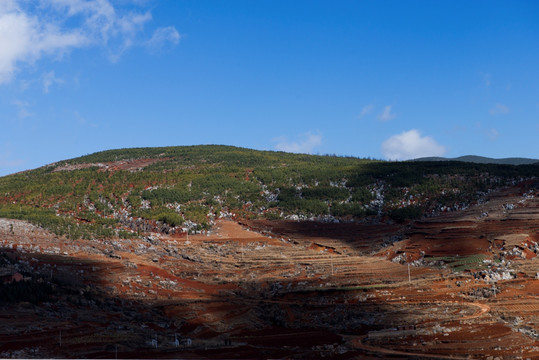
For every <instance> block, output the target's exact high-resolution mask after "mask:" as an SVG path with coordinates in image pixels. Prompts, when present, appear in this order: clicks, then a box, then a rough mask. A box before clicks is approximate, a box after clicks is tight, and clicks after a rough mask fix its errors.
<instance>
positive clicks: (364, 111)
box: [358, 104, 374, 119]
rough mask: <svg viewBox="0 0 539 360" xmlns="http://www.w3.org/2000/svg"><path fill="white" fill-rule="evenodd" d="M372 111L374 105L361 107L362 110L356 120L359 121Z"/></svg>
mask: <svg viewBox="0 0 539 360" xmlns="http://www.w3.org/2000/svg"><path fill="white" fill-rule="evenodd" d="M373 110H374V105H372V104H369V105H365V106H363V109H361V112H360V113H359V116H358V119H361V118H362V117H363V116H365V115H368V114H370V113H371V112H372V111H373Z"/></svg>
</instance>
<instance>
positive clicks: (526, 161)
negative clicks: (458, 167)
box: [410, 155, 539, 165]
mask: <svg viewBox="0 0 539 360" xmlns="http://www.w3.org/2000/svg"><path fill="white" fill-rule="evenodd" d="M410 161H461V162H471V163H477V164H503V165H530V164H537V163H539V159H532V158H522V157H509V158H499V159H496V158H490V157H485V156H478V155H464V156H459V157H456V158H445V157H437V156H431V157H421V158H416V159H412V160H410Z"/></svg>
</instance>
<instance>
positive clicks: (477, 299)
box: [0, 180, 539, 359]
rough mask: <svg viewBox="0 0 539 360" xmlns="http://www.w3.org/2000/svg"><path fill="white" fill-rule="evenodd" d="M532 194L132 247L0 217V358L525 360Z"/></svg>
mask: <svg viewBox="0 0 539 360" xmlns="http://www.w3.org/2000/svg"><path fill="white" fill-rule="evenodd" d="M538 196H539V188H538V184H537V182H536V181H535V180H532V181H524V182H520V183H518V184H515V186H511V187H509V188H504V189H501V190H499V191H492V192H490V193H489V194H485V195H484V196H483V197H481V198H479V199H478V200H479V201H478V202H477V204H475V205H474V204H472V205H469V206H467V207H466V208H464V209H460V210H454V211H451V212H447V211H446V212H443V213H441V214H437V215H436V216H432V217H428V218H423V219H421V220H416V221H412V222H410V221H404V222H394V221H391V220H390V219H386V221H384V218H383V217H381V218H378V220H377V221H375V220H376V219H371V220H370V221H358V222H354V223H341V224H337V223H323V222H314V221H294V220H282V219H277V220H274V219H241V220H236V221H234V220H231V219H216V220H215V225H214V227H213V228H212V231H211V232H208V233H204V234H187V233H177V234H172V233H169V234H166V233H163V232H151V231H148V232H146V233H144V235H142V236H140V237H136V238H130V239H121V238H118V237H112V238H110V239H106V238H92V239H77V240H73V239H69V238H68V237H66V236H58V235H54V234H52V233H50V232H48V231H46V230H43V229H42V228H39V227H36V226H34V225H30V224H28V223H26V222H23V221H19V220H1V221H0V235H1V236H0V239H1V241H2V243H1V246H2V257H1V259H0V262H1V264H0V268H1V269H2V274H3V275H4V277H3V281H4V282H5V284H4V285H2V292H1V293H0V294H2V299H1V304H2V305H1V307H0V318H1V321H0V324H1V325H0V327H1V328H0V357H80V358H100V357H101V358H112V357H115V356H117V357H119V358H122V357H131V358H133V357H137V358H141V357H151V358H155V357H158V358H169V357H176V358H177V357H181V358H254V357H257V358H259V357H264V358H269V357H271V358H275V357H293V358H317V357H334V358H357V357H361V358H368V357H379V356H382V357H388V356H396V357H405V358H417V357H419V358H422V357H427V358H449V357H451V358H469V357H472V358H485V359H489V358H495V357H499V358H537V357H538V356H539V337H538V335H537V334H538V331H539V319H538V318H537V310H538V309H539V300H538V299H537V296H536V294H537V292H538V290H539V288H538V287H539V280H538V279H537V268H538V267H537V257H536V255H537V253H538V251H539V246H538V244H537V243H538V241H539V198H538ZM238 222H239V223H238ZM36 293H37V294H40V296H35V294H36ZM8 294H10V295H8ZM176 340H177V341H176Z"/></svg>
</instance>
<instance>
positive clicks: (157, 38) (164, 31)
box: [146, 26, 181, 53]
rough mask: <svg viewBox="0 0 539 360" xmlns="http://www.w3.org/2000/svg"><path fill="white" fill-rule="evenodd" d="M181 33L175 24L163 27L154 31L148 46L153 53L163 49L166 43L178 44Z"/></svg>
mask: <svg viewBox="0 0 539 360" xmlns="http://www.w3.org/2000/svg"><path fill="white" fill-rule="evenodd" d="M180 38H181V35H180V33H178V30H176V28H175V27H174V26H167V27H162V28H159V29H157V30H155V31H154V33H153V36H152V37H151V39H150V40H148V41H147V42H146V47H147V48H148V49H149V50H150V51H151V52H153V53H157V52H159V51H161V50H162V49H163V48H164V47H165V46H166V45H168V44H172V45H177V44H178V43H179V42H180Z"/></svg>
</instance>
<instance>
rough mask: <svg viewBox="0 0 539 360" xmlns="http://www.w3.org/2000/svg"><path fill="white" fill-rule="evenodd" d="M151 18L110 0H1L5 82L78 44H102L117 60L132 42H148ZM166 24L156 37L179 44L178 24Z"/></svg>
mask: <svg viewBox="0 0 539 360" xmlns="http://www.w3.org/2000/svg"><path fill="white" fill-rule="evenodd" d="M114 4H117V3H114ZM151 19H152V15H151V13H150V12H149V11H142V10H141V11H138V12H136V11H133V10H132V8H129V10H127V9H124V8H122V7H120V5H113V2H111V1H110V0H36V1H31V2H30V1H26V0H1V1H0V49H2V51H0V84H2V83H6V82H8V81H10V80H11V79H12V78H13V77H14V76H15V74H16V72H17V71H18V70H20V68H21V66H23V65H24V64H32V63H34V62H36V61H37V60H39V59H40V58H42V57H44V56H48V57H52V58H53V59H60V58H62V56H63V55H64V54H65V53H68V52H69V51H71V50H73V49H75V48H83V47H91V46H101V47H104V48H105V49H106V51H107V52H108V54H109V59H110V60H111V61H117V60H118V59H119V57H120V56H121V55H122V54H123V53H124V52H125V51H126V50H127V49H129V48H130V47H132V46H134V45H144V44H146V42H147V41H148V40H143V39H140V37H141V34H143V33H144V27H145V25H146V24H147V23H148V22H149V21H150V20H151ZM165 29H166V30H164V31H161V32H160V31H159V29H158V30H156V32H157V34H158V35H156V34H155V33H154V36H157V38H159V34H161V37H163V35H166V34H169V35H168V38H169V39H170V38H171V35H170V34H172V43H174V32H175V31H176V29H175V28H174V27H167V28H165ZM176 33H177V32H176ZM142 37H143V36H142ZM152 38H153V37H152ZM166 38H167V37H166V36H165V39H166ZM156 41H157V40H156ZM176 43H177V42H176Z"/></svg>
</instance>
